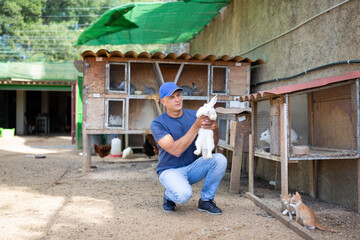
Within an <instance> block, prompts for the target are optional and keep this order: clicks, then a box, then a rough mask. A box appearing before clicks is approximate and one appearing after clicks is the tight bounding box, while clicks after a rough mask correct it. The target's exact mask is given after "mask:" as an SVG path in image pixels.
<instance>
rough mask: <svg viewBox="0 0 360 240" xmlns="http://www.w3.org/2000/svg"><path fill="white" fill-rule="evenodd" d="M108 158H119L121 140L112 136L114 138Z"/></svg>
mask: <svg viewBox="0 0 360 240" xmlns="http://www.w3.org/2000/svg"><path fill="white" fill-rule="evenodd" d="M109 156H110V157H121V156H122V154H121V140H120V139H119V138H117V137H116V135H115V134H114V138H113V139H112V140H111V153H110V155H109Z"/></svg>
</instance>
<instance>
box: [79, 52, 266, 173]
mask: <svg viewBox="0 0 360 240" xmlns="http://www.w3.org/2000/svg"><path fill="white" fill-rule="evenodd" d="M82 58H83V63H84V83H83V141H84V144H83V148H84V160H83V173H84V172H86V171H87V170H89V169H90V166H91V154H90V150H91V147H90V146H91V145H90V143H91V138H90V136H91V135H92V134H121V135H124V137H125V147H127V146H131V147H133V148H136V147H138V148H141V147H142V144H143V140H144V136H145V135H146V134H151V132H150V123H151V121H152V120H153V119H155V118H156V117H157V116H158V115H160V114H161V113H163V112H164V110H165V109H164V108H163V107H162V106H161V104H160V99H159V94H158V91H159V88H160V86H161V85H162V84H163V83H164V82H174V83H176V84H177V85H178V86H180V87H182V88H183V89H184V91H183V100H184V102H183V106H184V108H187V109H193V110H197V109H198V108H199V107H200V106H202V105H203V104H204V103H206V102H208V101H209V99H210V98H211V97H212V96H214V95H217V96H218V102H217V104H216V105H215V107H224V108H226V107H228V106H229V104H230V102H231V101H234V100H235V99H236V98H238V97H239V96H241V95H244V94H248V93H249V86H250V65H251V64H253V65H255V64H260V63H262V61H261V60H257V61H255V62H253V61H252V60H250V59H248V58H243V57H241V56H235V57H229V56H227V55H224V56H221V57H217V56H214V55H207V56H202V55H200V54H196V55H194V56H191V55H190V54H187V53H184V54H181V55H180V56H178V55H176V54H175V53H170V54H168V55H164V54H163V53H161V52H157V53H154V54H150V53H147V52H143V53H140V54H137V53H135V52H132V51H130V52H127V53H125V54H123V53H121V52H119V51H113V52H108V51H107V50H104V49H103V50H99V51H98V52H97V53H94V52H92V51H85V52H83V53H82ZM235 102H237V101H235ZM219 125H221V126H220V128H221V129H220V132H221V134H222V136H223V138H224V139H223V140H224V141H225V142H226V141H228V137H227V136H228V135H229V129H230V124H229V123H228V121H225V122H222V123H221V124H219ZM139 137H140V138H139ZM132 139H135V140H136V139H137V140H139V141H138V142H136V141H132Z"/></svg>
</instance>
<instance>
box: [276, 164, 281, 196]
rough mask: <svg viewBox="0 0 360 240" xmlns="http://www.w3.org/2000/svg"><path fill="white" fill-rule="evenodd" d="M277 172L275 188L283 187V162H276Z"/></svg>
mask: <svg viewBox="0 0 360 240" xmlns="http://www.w3.org/2000/svg"><path fill="white" fill-rule="evenodd" d="M275 164H276V172H275V190H280V189H281V163H280V162H276V163H275Z"/></svg>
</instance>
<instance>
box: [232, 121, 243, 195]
mask: <svg viewBox="0 0 360 240" xmlns="http://www.w3.org/2000/svg"><path fill="white" fill-rule="evenodd" d="M233 125H234V128H235V131H234V132H232V134H235V143H234V151H233V155H232V164H231V175H230V193H239V192H240V178H241V165H242V160H243V152H244V151H243V145H244V134H243V133H239V131H238V130H239V125H240V123H239V122H234V124H233Z"/></svg>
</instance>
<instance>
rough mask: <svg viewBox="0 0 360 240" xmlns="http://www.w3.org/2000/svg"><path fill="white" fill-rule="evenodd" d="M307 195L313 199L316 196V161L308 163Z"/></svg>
mask: <svg viewBox="0 0 360 240" xmlns="http://www.w3.org/2000/svg"><path fill="white" fill-rule="evenodd" d="M309 195H310V196H311V197H313V198H316V196H317V161H315V160H310V161H309Z"/></svg>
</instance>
